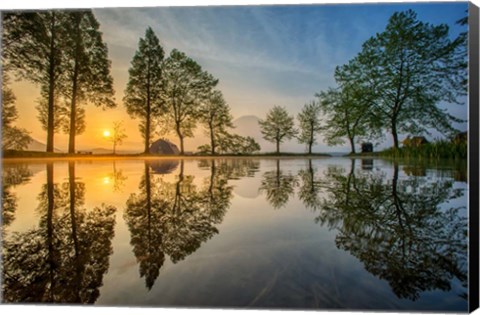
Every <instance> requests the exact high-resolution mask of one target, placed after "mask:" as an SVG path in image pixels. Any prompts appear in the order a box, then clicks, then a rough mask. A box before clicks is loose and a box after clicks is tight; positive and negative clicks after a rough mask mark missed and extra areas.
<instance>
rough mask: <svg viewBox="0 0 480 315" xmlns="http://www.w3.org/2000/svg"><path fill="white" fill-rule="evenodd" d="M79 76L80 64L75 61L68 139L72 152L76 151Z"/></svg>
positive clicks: (70, 151) (69, 148) (69, 151)
mask: <svg viewBox="0 0 480 315" xmlns="http://www.w3.org/2000/svg"><path fill="white" fill-rule="evenodd" d="M77 78H78V65H77V63H76V62H75V69H74V73H73V86H72V102H71V104H70V135H69V139H68V153H70V154H73V153H75V135H76V129H77V121H76V120H77Z"/></svg>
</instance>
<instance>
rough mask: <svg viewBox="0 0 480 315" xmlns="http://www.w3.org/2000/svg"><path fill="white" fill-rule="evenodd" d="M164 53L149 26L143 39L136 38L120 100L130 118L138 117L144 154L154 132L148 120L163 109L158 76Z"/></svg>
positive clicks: (150, 121) (160, 72)
mask: <svg viewBox="0 0 480 315" xmlns="http://www.w3.org/2000/svg"><path fill="white" fill-rule="evenodd" d="M163 57H164V52H163V48H162V46H160V42H159V40H158V38H157V36H156V35H155V33H154V32H153V30H152V29H151V28H150V27H149V28H147V30H146V31H145V38H140V41H139V43H138V50H137V51H136V52H135V55H134V56H133V59H132V63H131V66H130V69H128V74H129V79H128V83H127V88H126V89H125V96H124V98H123V102H124V104H125V107H126V108H127V113H128V114H129V115H130V117H132V118H139V119H140V127H139V128H140V132H141V134H142V137H143V139H144V141H145V147H144V153H145V154H147V153H148V152H149V147H150V139H151V137H152V133H153V132H154V131H155V126H154V124H153V123H152V120H153V118H154V117H156V116H159V115H160V114H161V113H162V111H163V109H164V106H163V101H162V76H163Z"/></svg>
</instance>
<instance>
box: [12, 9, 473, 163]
mask: <svg viewBox="0 0 480 315" xmlns="http://www.w3.org/2000/svg"><path fill="white" fill-rule="evenodd" d="M458 23H459V24H461V25H465V24H466V23H467V20H466V18H464V19H461V20H460V21H459V22H458ZM465 35H466V33H465V32H464V33H461V34H460V35H459V36H458V37H457V38H455V39H453V40H452V39H450V37H449V28H448V26H447V25H445V24H440V25H437V26H435V25H431V24H428V23H424V22H421V21H419V20H418V19H417V16H416V13H415V12H414V11H412V10H408V11H405V12H397V13H394V14H393V15H392V17H391V18H390V19H389V22H388V25H387V27H386V29H385V30H384V31H383V32H381V33H378V34H376V35H375V36H373V37H371V38H370V39H368V40H367V41H366V42H365V43H364V44H363V46H362V50H361V51H360V53H358V54H357V56H355V57H354V58H353V59H352V60H350V61H349V62H348V63H347V64H345V65H343V66H338V67H337V68H336V70H335V81H336V83H337V87H336V88H329V89H328V90H326V91H322V92H320V93H317V94H316V97H317V98H318V100H317V101H313V102H310V103H308V104H306V105H305V106H304V108H303V109H302V112H301V113H300V114H299V115H298V120H299V125H300V130H299V131H296V130H295V128H294V124H293V117H292V116H289V115H288V113H287V112H286V110H285V109H283V108H281V107H279V106H275V107H274V108H273V109H272V110H271V111H270V112H269V113H268V114H267V117H266V119H265V120H262V121H260V126H261V129H262V134H263V136H264V138H265V139H266V140H268V141H271V142H275V143H276V147H277V148H276V151H277V153H279V152H280V148H279V146H280V143H282V142H283V141H285V140H288V139H291V138H293V137H295V136H297V135H298V140H299V142H300V143H304V144H306V145H307V147H308V153H312V146H313V145H314V144H315V143H316V142H317V137H318V135H319V134H322V135H323V138H324V140H325V142H326V143H327V144H329V145H338V144H342V143H344V142H345V141H348V142H349V143H350V146H351V152H352V153H355V143H356V142H357V141H359V140H363V139H380V138H382V137H383V135H384V134H385V133H386V132H389V133H391V135H392V139H393V144H394V148H398V147H399V134H414V135H418V134H425V133H427V134H428V133H429V131H430V130H431V129H437V130H439V131H440V132H442V133H444V134H446V135H448V134H452V133H454V132H455V131H456V130H455V128H454V127H453V126H452V125H453V123H458V122H462V120H460V119H458V118H456V117H454V116H452V115H451V114H449V113H448V111H446V110H442V109H440V108H439V107H438V105H439V103H440V102H442V101H445V102H449V103H452V104H454V103H461V101H462V98H461V97H462V96H464V95H465V93H466V83H467V80H466V73H467V72H466V71H467V53H466V52H467V50H466V43H467V37H466V36H465ZM3 41H4V47H5V50H4V54H3V61H4V65H5V69H6V70H7V71H13V72H14V73H15V74H16V75H17V76H18V77H19V78H23V79H27V80H29V81H31V82H33V83H36V84H38V85H39V86H40V88H41V98H40V100H39V104H38V106H37V109H38V111H39V119H40V121H41V123H42V125H43V127H44V128H45V129H46V130H47V152H53V143H54V142H53V140H54V138H53V136H54V133H55V132H57V131H58V130H60V129H61V130H63V131H64V132H65V133H67V134H69V149H68V152H69V153H74V152H75V136H76V135H77V134H80V133H82V132H83V131H84V130H85V109H84V107H83V106H82V105H84V104H86V103H87V102H90V103H93V104H95V105H96V106H100V107H103V108H112V107H115V106H116V103H115V101H114V99H113V94H114V91H113V79H112V77H111V75H110V61H109V60H108V50H107V46H106V44H105V43H104V42H103V40H102V34H101V32H100V31H99V24H98V22H97V20H96V19H95V16H94V15H93V13H92V12H91V11H90V10H81V11H41V12H21V13H7V14H5V15H4V21H3ZM5 73H7V72H5ZM6 82H8V77H5V79H4V84H3V86H2V91H3V95H4V99H5V101H4V103H5V104H6V106H4V107H5V109H4V112H5V111H7V112H5V113H4V117H6V118H4V121H3V123H4V124H3V125H4V126H5V128H7V129H6V132H5V135H7V136H8V135H9V134H12V133H14V134H18V135H19V137H18V139H19V141H17V146H20V147H21V146H22V145H23V144H24V143H25V142H26V141H27V140H28V137H27V134H26V132H25V130H20V129H18V128H14V127H12V123H13V120H14V119H15V118H16V112H15V110H14V96H13V94H12V93H11V90H8V88H7V87H6ZM217 85H218V79H216V78H214V77H213V76H212V75H211V74H209V73H208V72H207V71H205V70H203V69H202V67H201V66H200V65H199V64H198V63H197V62H195V61H194V60H192V59H191V58H189V57H188V56H187V55H186V54H185V53H183V52H180V51H178V50H176V49H173V50H172V51H171V53H170V55H169V56H168V57H166V58H165V53H164V50H163V48H162V46H161V45H160V41H159V39H158V38H157V36H156V35H155V33H154V32H153V30H152V29H151V28H148V29H147V30H146V32H145V37H144V38H140V40H139V44H138V49H137V51H136V53H135V55H134V57H133V59H132V61H131V66H130V69H129V80H128V83H127V87H126V89H125V96H124V98H123V103H124V104H125V106H126V109H127V113H128V114H129V115H130V116H131V117H132V118H136V119H139V120H140V124H139V128H140V132H141V135H142V137H143V139H144V153H149V146H150V143H151V142H152V137H153V135H154V134H156V133H160V134H165V133H169V132H170V131H174V132H175V134H176V136H177V137H178V140H179V143H180V153H181V154H184V139H185V138H187V137H192V136H193V131H194V130H195V128H196V126H197V124H198V123H200V124H201V125H202V126H203V127H204V128H205V130H206V133H207V135H208V136H209V138H210V143H209V144H207V145H204V146H201V147H199V151H200V152H203V153H210V154H217V153H239V152H241V153H253V152H255V151H259V150H260V147H259V145H258V143H256V141H255V140H254V139H253V138H250V137H241V136H238V135H234V134H231V132H230V130H231V129H232V128H233V124H232V115H231V113H230V107H229V106H228V104H227V103H226V101H225V99H224V97H223V95H222V93H221V91H219V90H218V89H216V87H217ZM12 108H13V110H12ZM8 111H9V112H8ZM320 116H321V118H320ZM5 119H6V120H5ZM5 143H7V144H8V143H9V141H8V139H7V140H6V141H4V144H5ZM10 146H11V147H12V146H13V145H10Z"/></svg>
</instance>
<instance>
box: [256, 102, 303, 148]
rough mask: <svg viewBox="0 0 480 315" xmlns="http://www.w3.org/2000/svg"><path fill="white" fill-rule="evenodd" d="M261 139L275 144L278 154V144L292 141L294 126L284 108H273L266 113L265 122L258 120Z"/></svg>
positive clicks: (295, 132) (294, 133)
mask: <svg viewBox="0 0 480 315" xmlns="http://www.w3.org/2000/svg"><path fill="white" fill-rule="evenodd" d="M258 123H259V124H260V128H261V132H262V135H263V138H264V139H265V140H267V141H270V142H275V144H276V152H277V154H278V153H280V143H282V142H284V141H285V140H289V139H292V138H293V137H294V136H295V135H296V134H297V130H296V129H295V126H294V119H293V116H289V115H288V112H287V110H286V109H285V108H283V107H280V106H274V107H273V108H272V109H271V110H270V111H269V112H268V113H267V117H266V118H265V120H260V121H259V122H258Z"/></svg>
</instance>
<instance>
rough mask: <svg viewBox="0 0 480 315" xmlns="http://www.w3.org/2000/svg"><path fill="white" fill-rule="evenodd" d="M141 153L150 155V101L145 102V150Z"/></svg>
mask: <svg viewBox="0 0 480 315" xmlns="http://www.w3.org/2000/svg"><path fill="white" fill-rule="evenodd" d="M149 98H150V97H149ZM143 153H144V154H148V153H150V99H148V100H147V114H146V116H145V150H144V151H143Z"/></svg>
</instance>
